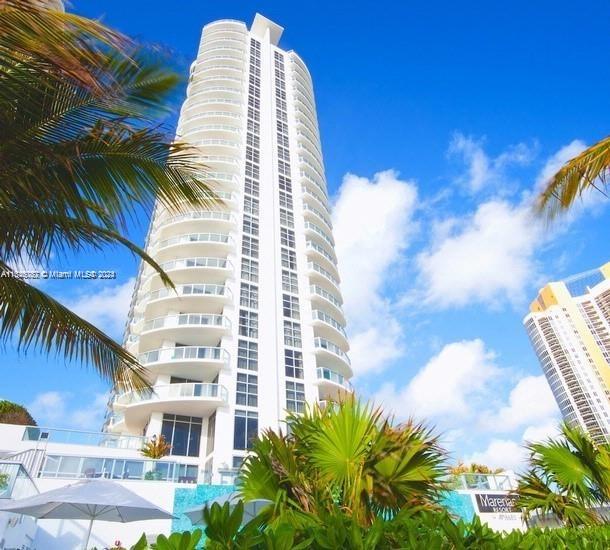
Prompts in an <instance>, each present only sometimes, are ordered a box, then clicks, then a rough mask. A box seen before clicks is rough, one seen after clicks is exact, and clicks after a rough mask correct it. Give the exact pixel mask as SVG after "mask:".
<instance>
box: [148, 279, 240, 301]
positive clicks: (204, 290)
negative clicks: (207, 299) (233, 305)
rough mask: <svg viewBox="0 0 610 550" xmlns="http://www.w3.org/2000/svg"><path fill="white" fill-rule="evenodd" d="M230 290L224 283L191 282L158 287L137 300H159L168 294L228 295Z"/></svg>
mask: <svg viewBox="0 0 610 550" xmlns="http://www.w3.org/2000/svg"><path fill="white" fill-rule="evenodd" d="M230 292H231V291H230V290H229V289H228V288H227V287H226V286H224V285H213V284H192V285H179V286H177V287H176V288H175V290H174V289H171V288H160V289H159V290H153V291H152V292H149V293H148V294H146V295H145V296H144V297H143V298H142V299H141V300H140V301H139V302H140V303H144V302H148V301H150V300H159V299H161V298H167V297H168V296H176V295H178V296H230V295H231V294H230Z"/></svg>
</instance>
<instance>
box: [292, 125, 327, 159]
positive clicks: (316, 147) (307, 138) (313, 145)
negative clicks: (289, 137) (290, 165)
mask: <svg viewBox="0 0 610 550" xmlns="http://www.w3.org/2000/svg"><path fill="white" fill-rule="evenodd" d="M297 136H300V137H301V138H303V139H304V140H306V141H307V142H308V143H310V144H311V146H312V147H313V148H314V149H315V150H316V151H317V152H318V155H320V156H322V152H321V151H320V146H319V145H318V144H317V143H316V142H315V141H314V140H313V139H312V137H311V136H310V135H309V134H308V133H306V132H303V131H302V130H297Z"/></svg>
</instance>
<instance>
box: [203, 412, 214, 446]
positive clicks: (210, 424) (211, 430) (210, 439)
mask: <svg viewBox="0 0 610 550" xmlns="http://www.w3.org/2000/svg"><path fill="white" fill-rule="evenodd" d="M215 437H216V413H213V414H211V415H210V418H209V419H208V434H207V439H206V442H205V456H208V455H209V454H210V453H211V452H212V451H213V450H214V441H215Z"/></svg>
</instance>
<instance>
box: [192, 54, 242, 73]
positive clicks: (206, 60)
mask: <svg viewBox="0 0 610 550" xmlns="http://www.w3.org/2000/svg"><path fill="white" fill-rule="evenodd" d="M245 61H246V59H245V57H244V56H243V55H204V56H202V57H201V59H197V68H196V69H195V72H194V73H193V74H194V75H196V74H197V73H199V72H202V71H204V70H206V69H208V68H210V67H211V66H214V65H220V66H228V67H239V68H241V67H243V65H244V62H245Z"/></svg>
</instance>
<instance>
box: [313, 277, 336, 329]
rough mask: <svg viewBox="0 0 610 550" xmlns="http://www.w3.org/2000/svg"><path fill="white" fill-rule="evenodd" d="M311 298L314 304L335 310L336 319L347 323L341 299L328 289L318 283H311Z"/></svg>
mask: <svg viewBox="0 0 610 550" xmlns="http://www.w3.org/2000/svg"><path fill="white" fill-rule="evenodd" d="M309 298H310V299H311V302H312V306H322V307H329V306H330V309H331V311H333V315H334V316H335V319H337V320H338V321H339V322H340V323H342V324H345V315H344V314H343V309H342V307H341V300H340V299H339V298H338V297H337V296H335V295H334V294H332V293H331V292H328V291H327V290H326V289H324V288H322V287H321V286H318V285H311V286H310V287H309Z"/></svg>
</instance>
